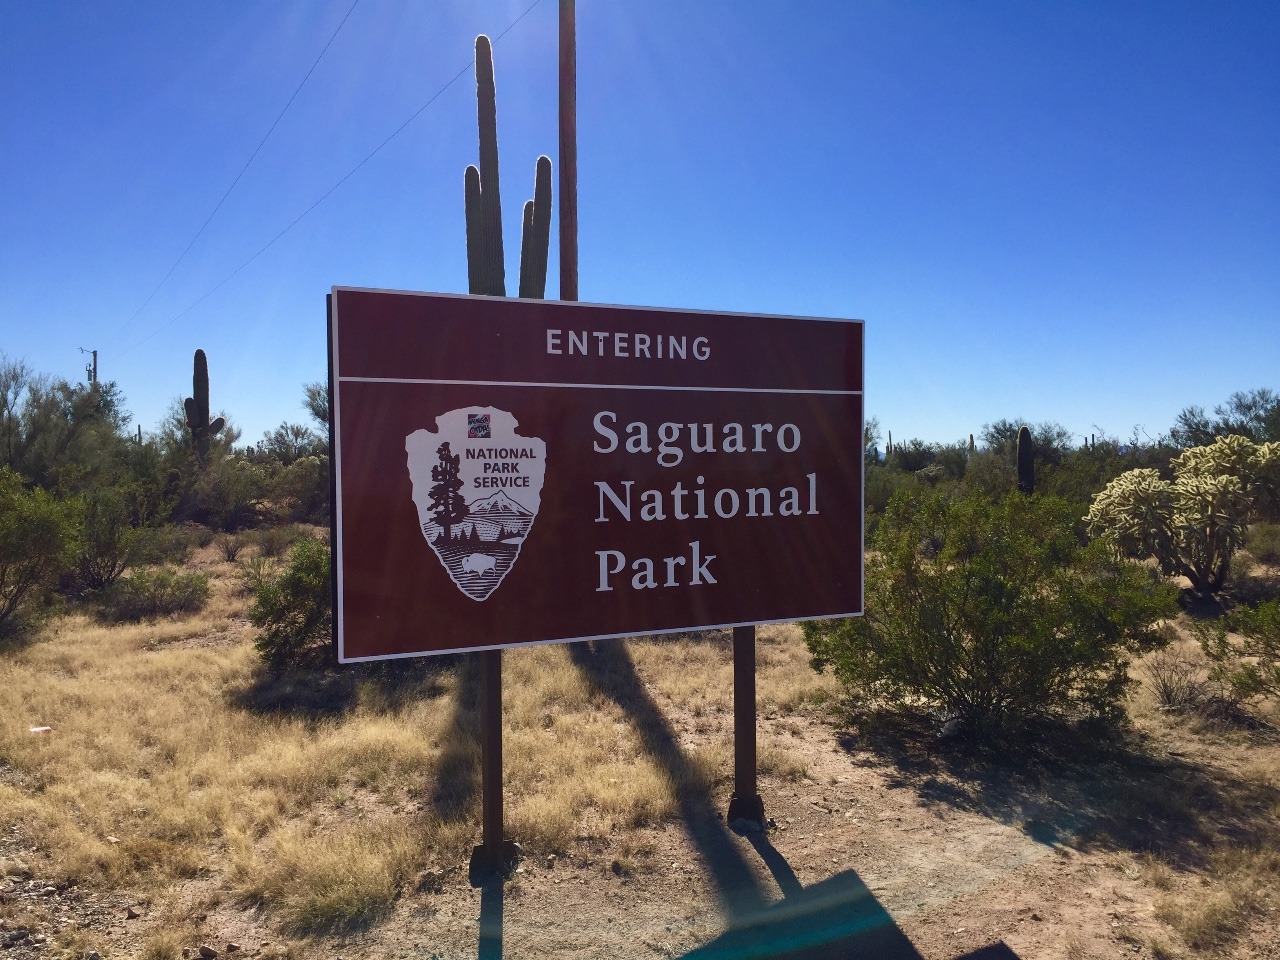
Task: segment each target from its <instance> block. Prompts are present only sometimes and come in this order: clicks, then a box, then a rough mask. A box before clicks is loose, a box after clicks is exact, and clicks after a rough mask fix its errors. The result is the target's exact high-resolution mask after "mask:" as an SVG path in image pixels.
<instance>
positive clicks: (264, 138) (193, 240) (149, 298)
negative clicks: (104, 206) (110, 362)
mask: <svg viewBox="0 0 1280 960" xmlns="http://www.w3.org/2000/svg"><path fill="white" fill-rule="evenodd" d="M359 3H360V0H354V2H353V3H352V4H351V7H350V9H348V10H347V14H346V16H344V17H343V18H342V22H341V23H339V24H338V26H337V29H335V30H334V31H333V33H332V34H331V35H330V37H329V40H328V42H327V43H326V44H325V45H324V47H323V49H321V51H320V53H319V54H318V55H317V56H316V58H315V60H314V61H313V62H312V64H311V68H310V69H309V70H308V71H307V73H306V76H304V77H303V78H302V82H301V83H299V84H298V86H297V88H296V89H295V90H294V91H293V94H292V95H291V96H290V97H289V100H288V101H287V102H286V103H285V105H284V107H283V108H282V109H281V110H280V112H279V113H278V114H276V118H275V119H274V120H273V121H271V126H270V127H269V128H268V129H267V132H266V133H265V134H263V136H262V139H261V140H259V141H258V145H257V146H256V147H254V148H253V153H251V154H249V159H248V160H246V161H245V162H244V166H243V167H241V168H240V172H239V173H237V174H236V176H235V179H234V180H232V181H231V186H229V187H227V190H226V192H225V193H224V194H223V195H222V199H220V200H219V201H218V202H217V203H216V204H215V205H214V207H213V209H212V210H211V211H209V216H207V217H205V219H204V223H202V224H200V229H199V230H197V231H196V235H195V236H194V237H192V238H191V242H190V243H188V244H187V245H186V247H185V248H184V249H183V251H182V253H180V254H179V255H178V259H177V260H175V261H173V264H172V265H171V266H170V267H169V269H168V271H167V272H166V273H165V275H164V276H163V277H161V278H160V282H159V283H157V284H156V286H155V289H154V290H152V291H151V293H149V294H148V295H147V299H145V300H143V301H142V306H140V307H138V309H137V310H135V311H134V312H133V316H131V317H130V318H129V319H128V320H126V321H125V322H124V323H123V324H121V325H120V329H119V330H117V331H116V332H115V333H114V334H112V335H111V340H112V341H114V340H116V339H117V338H118V337H119V336H120V334H122V333H123V332H124V331H125V329H126V328H127V327H128V326H129V324H131V323H133V321H134V320H136V319H138V315H139V314H141V313H142V311H143V310H145V309H146V308H147V304H149V303H151V301H152V300H153V299H155V295H156V294H157V293H159V292H160V288H161V287H163V286H164V285H165V284H166V283H167V282H168V280H169V278H170V277H171V276H173V271H175V270H177V269H178V264H180V263H182V261H183V260H185V259H186V257H187V254H188V253H190V252H191V248H192V247H194V246H195V245H196V241H197V240H199V239H200V236H201V235H202V234H203V233H204V231H205V228H206V227H208V226H209V224H210V223H211V222H212V220H213V218H214V217H215V216H216V215H217V213H218V211H219V210H221V209H222V205H223V204H224V203H226V202H227V197H229V196H231V191H232V190H234V189H235V188H236V184H238V183H239V182H240V178H241V177H243V176H244V174H245V171H246V170H248V169H249V166H250V164H252V163H253V161H254V160H255V159H256V158H257V156H258V153H259V152H260V151H261V150H262V147H263V145H264V144H266V142H267V140H268V139H270V137H271V134H272V133H274V132H275V129H276V127H277V126H279V124H280V121H281V119H283V117H284V115H285V114H286V113H287V112H288V111H289V108H290V107H291V106H293V101H294V100H296V99H297V98H298V94H299V93H301V92H302V88H303V87H305V86H306V85H307V81H308V80H310V79H311V74H313V73H315V70H316V67H318V66H319V65H320V61H321V60H322V59H324V55H325V54H326V53H327V52H328V51H329V47H331V46H332V45H333V41H334V40H335V39H337V36H338V34H339V33H340V32H342V28H343V27H344V26H346V23H347V21H348V20H349V19H350V18H351V14H352V13H353V12H354V11H355V9H356V7H357V6H358V5H359Z"/></svg>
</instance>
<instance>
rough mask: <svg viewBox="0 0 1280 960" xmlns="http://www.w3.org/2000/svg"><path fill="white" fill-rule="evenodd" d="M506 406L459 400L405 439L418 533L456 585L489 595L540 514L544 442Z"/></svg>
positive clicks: (481, 596) (478, 597) (477, 595)
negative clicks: (524, 429) (527, 433)
mask: <svg viewBox="0 0 1280 960" xmlns="http://www.w3.org/2000/svg"><path fill="white" fill-rule="evenodd" d="M518 426H519V423H518V422H517V421H516V418H515V417H513V416H512V415H511V414H509V413H507V412H506V411H505V410H498V409H496V408H494V407H463V408H462V409H460V410H450V411H449V412H448V413H446V414H443V415H442V416H439V417H437V418H436V431H435V433H432V432H431V431H430V430H415V431H414V432H413V433H411V434H409V436H407V437H406V438H405V441H404V449H405V453H406V454H408V459H409V478H410V480H412V481H413V502H414V505H415V506H416V507H417V508H418V523H419V527H420V529H421V530H422V535H423V536H424V537H426V540H427V543H428V544H429V545H430V546H431V549H432V550H434V551H435V555H436V556H437V557H438V558H439V559H440V562H441V563H442V564H444V568H445V570H446V571H448V573H449V577H450V578H451V579H452V580H453V582H454V583H455V584H457V585H458V589H459V590H461V591H462V592H463V593H465V594H466V595H467V596H468V597H470V598H471V599H472V600H480V601H483V600H487V599H488V598H489V595H490V594H491V593H493V591H494V590H497V589H498V585H499V584H500V583H502V581H503V578H505V577H506V575H507V573H508V572H509V571H510V570H511V568H512V566H513V565H514V564H515V562H516V558H517V557H519V556H520V547H521V545H522V544H523V543H524V540H525V537H527V536H528V535H529V530H530V528H531V527H532V526H533V521H534V519H535V518H536V517H537V515H538V506H539V504H540V503H541V498H542V480H543V477H544V476H545V474H546V457H547V445H546V443H545V442H544V441H542V440H539V439H538V438H537V437H522V436H520V435H519V434H518V433H516V427H518Z"/></svg>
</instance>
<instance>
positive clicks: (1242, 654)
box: [1193, 600, 1280, 702]
mask: <svg viewBox="0 0 1280 960" xmlns="http://www.w3.org/2000/svg"><path fill="white" fill-rule="evenodd" d="M1193 629H1194V630H1195V634H1196V638H1197V639H1198V640H1199V641H1200V645H1201V647H1202V648H1203V649H1204V652H1205V655H1206V656H1207V657H1208V658H1209V660H1210V661H1211V662H1212V663H1213V668H1212V670H1211V672H1210V676H1211V678H1212V679H1214V680H1216V681H1218V682H1219V683H1221V684H1223V685H1224V686H1225V687H1226V688H1227V689H1228V690H1230V691H1231V693H1232V695H1233V696H1234V697H1235V698H1236V699H1237V700H1239V701H1241V702H1247V701H1250V700H1255V699H1257V698H1259V697H1280V600H1272V601H1270V602H1268V603H1264V604H1260V605H1259V606H1257V607H1254V608H1253V609H1249V608H1242V609H1239V610H1235V611H1233V612H1231V613H1229V614H1226V615H1225V616H1222V617H1219V618H1218V619H1217V620H1199V621H1196V622H1195V624H1194V627H1193ZM1232 634H1235V635H1236V636H1235V637H1234V638H1233V637H1232Z"/></svg>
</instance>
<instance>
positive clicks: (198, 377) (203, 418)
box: [182, 350, 227, 463]
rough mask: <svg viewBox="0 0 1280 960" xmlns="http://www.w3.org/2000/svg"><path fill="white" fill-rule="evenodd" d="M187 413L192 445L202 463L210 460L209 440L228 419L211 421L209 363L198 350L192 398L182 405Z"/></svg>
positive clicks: (218, 418)
mask: <svg viewBox="0 0 1280 960" xmlns="http://www.w3.org/2000/svg"><path fill="white" fill-rule="evenodd" d="M182 406H183V408H184V409H185V410H186V412H187V429H188V430H189V431H191V445H192V446H193V447H195V451H196V456H197V457H199V459H200V462H201V463H203V462H204V461H206V460H208V459H209V438H210V437H215V436H217V435H218V432H219V431H220V430H221V429H222V428H223V427H224V426H226V423H227V421H226V419H225V418H223V417H216V418H214V420H213V421H212V422H210V421H209V361H208V360H206V359H205V355H204V351H203V350H197V351H196V357H195V372H194V373H193V374H192V377H191V396H189V397H187V399H186V400H184V401H183V403H182Z"/></svg>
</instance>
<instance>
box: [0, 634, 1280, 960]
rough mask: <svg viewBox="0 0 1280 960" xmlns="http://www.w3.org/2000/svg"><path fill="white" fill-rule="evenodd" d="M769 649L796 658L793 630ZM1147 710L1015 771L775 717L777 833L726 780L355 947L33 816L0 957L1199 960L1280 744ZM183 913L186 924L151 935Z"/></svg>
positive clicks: (1279, 924)
mask: <svg viewBox="0 0 1280 960" xmlns="http://www.w3.org/2000/svg"><path fill="white" fill-rule="evenodd" d="M199 642H205V641H199ZM208 642H213V641H208ZM216 642H221V643H242V642H245V639H244V638H243V637H242V636H240V634H239V632H238V631H233V632H232V633H231V634H228V635H226V636H224V637H222V638H221V639H219V640H217V641H216ZM770 642H771V643H775V644H780V645H782V644H790V645H796V644H800V640H799V637H798V631H795V630H790V631H781V632H779V633H778V634H777V635H776V636H775V637H774V638H773V639H772V640H770ZM621 650H622V647H620V646H616V645H613V646H611V645H609V644H601V645H599V647H598V648H597V649H596V650H595V651H594V652H592V653H590V654H589V656H590V657H592V658H600V660H601V661H602V662H606V661H607V660H608V659H609V658H611V657H617V656H620V655H625V654H621V653H620V652H619V651H621ZM797 655H802V654H797ZM601 675H602V676H603V675H605V671H603V670H602V673H601ZM639 679H640V681H641V684H642V685H643V682H644V679H645V678H644V675H643V670H642V671H640V678H639ZM614 694H615V695H616V696H617V697H618V698H619V702H622V701H623V700H624V699H625V701H626V706H627V708H628V710H629V711H630V713H631V715H632V719H633V723H634V726H635V729H636V730H637V731H638V732H639V734H640V736H641V737H642V739H643V740H644V741H645V742H646V743H648V744H649V745H650V746H652V747H653V748H654V750H655V752H659V749H658V748H661V747H669V746H670V745H671V744H672V743H674V744H676V745H677V746H678V747H679V750H677V751H674V752H673V753H671V754H670V755H672V756H675V757H685V756H687V755H688V754H689V753H690V752H691V751H693V750H695V749H697V748H699V747H700V746H701V745H703V744H705V743H707V742H708V741H711V740H715V739H716V738H718V737H719V738H724V737H726V736H728V735H729V733H730V732H731V730H732V715H731V714H730V713H729V712H727V711H724V710H723V709H721V710H719V711H717V712H715V713H713V714H709V715H703V716H698V717H695V716H693V715H691V714H689V713H688V712H687V711H685V710H683V709H681V708H680V707H679V706H678V705H677V704H674V703H672V702H670V701H668V700H666V699H665V698H664V697H663V696H662V695H661V694H659V693H649V692H646V691H645V690H644V689H641V690H638V691H637V690H632V691H623V690H617V691H614ZM1133 712H1134V714H1135V718H1136V719H1135V725H1134V730H1133V732H1132V734H1131V735H1130V736H1128V737H1125V738H1123V739H1121V740H1119V741H1116V742H1114V743H1111V744H1107V745H1099V744H1095V743H1089V742H1087V741H1083V742H1076V743H1073V744H1057V745H1056V746H1054V747H1053V748H1052V749H1050V748H1037V749H1036V750H1035V751H1031V750H1026V751H1020V752H1019V754H1018V755H1004V754H1002V753H1001V752H1000V751H998V750H995V751H988V752H986V753H975V752H973V750H972V748H970V747H966V746H964V745H963V744H959V743H955V742H952V741H940V740H938V738H937V736H936V734H935V733H934V732H933V731H932V730H927V729H925V728H923V727H921V728H915V729H913V728H911V727H910V726H909V725H907V726H902V727H899V728H897V729H886V728H872V729H857V728H854V727H852V726H850V724H849V722H848V721H847V720H846V719H842V716H841V714H840V713H839V711H838V709H837V708H835V707H834V706H831V705H827V706H824V707H820V708H809V709H806V710H803V711H800V712H792V713H786V714H782V713H768V712H766V713H765V714H763V715H762V716H761V719H760V728H759V729H760V734H759V735H760V745H761V750H762V752H763V751H770V750H772V751H781V752H782V754H784V755H785V756H787V757H788V758H790V759H792V760H794V761H796V762H797V763H798V764H799V765H800V766H801V768H802V769H803V770H804V771H805V773H804V775H803V776H799V777H790V778H788V777H781V776H765V777H762V779H761V794H762V796H763V798H764V803H765V809H766V813H767V815H768V816H769V817H770V818H772V820H773V821H774V822H775V824H776V826H775V827H774V828H773V829H771V830H769V831H768V832H767V833H765V834H745V835H739V834H737V833H734V832H733V831H731V830H730V829H729V827H728V825H727V824H726V823H725V821H724V819H723V815H724V812H725V810H726V807H727V801H728V796H727V790H728V787H729V784H728V782H727V779H726V780H724V781H721V782H720V784H719V785H718V787H717V788H716V792H715V794H714V795H712V796H706V795H700V796H685V797H683V798H682V799H681V801H680V816H679V817H678V818H677V819H676V820H675V821H673V822H668V823H666V824H665V825H662V826H659V827H650V828H644V829H638V830H627V831H618V832H616V833H614V834H611V835H609V837H608V838H607V839H605V840H599V839H593V840H581V841H580V842H578V843H576V844H574V845H573V846H572V848H571V849H569V850H567V851H566V852H565V853H563V854H561V855H557V856H551V855H542V854H539V855H536V856H534V855H530V856H528V857H526V858H525V859H524V860H523V861H522V863H521V864H520V866H519V868H518V869H517V870H516V871H515V872H514V873H513V874H512V875H511V876H510V877H509V878H508V879H507V880H506V881H505V882H500V881H491V882H489V883H488V884H486V885H482V886H480V887H476V886H473V885H472V883H471V881H470V879H469V877H468V871H467V864H466V862H465V861H463V860H456V861H450V862H438V863H435V864H434V865H432V866H431V867H430V868H429V869H428V870H426V871H424V872H423V873H422V874H420V875H419V877H418V880H417V883H416V885H415V886H414V888H412V889H406V890H405V891H404V892H403V894H402V895H401V896H400V897H399V899H398V901H397V903H396V906H395V909H394V910H393V912H392V913H391V915H390V916H389V917H388V918H386V919H384V920H382V921H381V922H379V923H377V924H375V925H373V926H371V927H370V928H369V929H367V930H365V931H363V932H360V933H357V934H350V935H346V936H341V937H313V938H305V939H291V938H289V937H288V936H286V935H284V934H282V932H281V930H280V929H279V927H278V926H277V925H276V924H275V923H274V922H273V919H272V917H271V916H270V915H269V914H267V913H264V912H263V911H262V910H261V909H260V908H257V907H245V906H242V905H240V904H238V903H237V901H236V900H235V899H234V898H233V897H229V896H227V895H226V883H225V880H224V878H223V877H222V875H221V873H220V871H219V865H218V864H216V863H211V864H210V865H209V869H208V870H207V871H205V872H204V873H203V874H202V875H200V876H197V877H195V878H194V879H191V880H187V881H183V882H181V883H180V884H177V885H176V886H174V887H173V888H172V889H169V890H164V891H150V892H146V893H138V892H133V891H128V890H102V889H96V888H93V889H90V888H84V889H82V888H81V887H79V886H76V885H68V884H65V883H57V882H50V881H49V880H47V879H45V878H42V877H41V875H40V869H39V864H40V861H41V854H40V851H39V850H37V849H35V848H33V847H32V846H31V844H30V842H29V840H28V839H27V838H26V837H25V836H24V833H23V830H22V825H21V824H20V823H18V824H13V823H11V824H0V858H3V862H4V864H5V871H4V872H5V873H6V874H7V876H6V877H3V878H0V958H4V957H12V958H15V960H18V958H22V960H29V958H37V957H51V956H67V957H93V955H94V953H96V954H97V955H98V956H99V957H101V958H103V960H110V958H113V957H135V956H142V957H147V958H156V960H158V958H160V957H165V956H173V957H178V956H190V957H195V956H199V955H200V954H199V952H198V950H199V948H200V947H201V946H203V947H205V948H206V953H205V954H204V955H205V956H209V955H210V954H209V953H208V952H207V951H208V950H215V951H217V954H218V955H220V956H224V957H225V956H228V955H235V956H253V957H296V958H310V957H316V958H320V957H341V958H344V960H356V958H370V960H372V958H382V957H436V958H441V960H444V958H450V960H452V958H470V957H483V958H498V957H507V958H525V957H528V958H535V957H536V958H546V957H565V958H581V960H587V958H604V957H608V958H633V957H634V958H651V957H652V958H666V957H686V956H687V957H696V958H708V957H735V958H737V957H774V956H788V957H902V958H917V957H919V958H927V960H958V958H973V960H977V958H983V960H998V958H1012V957H1020V958H1024V960H1033V958H1036V960H1038V958H1067V960H1084V958H1111V957H1133V956H1142V957H1156V958H1160V957H1173V956H1194V955H1202V954H1196V953H1194V952H1193V951H1192V950H1191V948H1190V947H1189V946H1188V945H1187V944H1186V942H1185V941H1184V940H1183V939H1181V937H1180V934H1179V932H1178V930H1179V929H1180V928H1179V926H1178V922H1177V921H1178V917H1179V911H1194V910H1198V909H1200V908H1201V907H1202V906H1203V904H1202V903H1201V901H1202V900H1204V898H1207V897H1211V896H1217V895H1219V894H1218V891H1217V888H1216V887H1215V886H1214V884H1215V883H1217V882H1218V881H1217V880H1215V879H1214V877H1215V876H1216V874H1214V872H1213V870H1212V869H1211V868H1212V864H1213V861H1214V858H1215V857H1217V858H1219V859H1220V858H1221V856H1222V851H1223V850H1230V849H1235V848H1237V847H1238V848H1250V847H1251V846H1253V847H1256V846H1257V844H1258V842H1259V841H1258V840H1257V836H1256V833H1257V831H1258V830H1259V829H1266V828H1267V826H1268V825H1265V824H1264V825H1263V826H1262V827H1259V825H1258V824H1257V822H1256V818H1257V816H1259V815H1262V814H1264V813H1265V811H1275V810H1277V809H1280V775H1278V774H1280V740H1278V739H1277V737H1276V736H1275V735H1274V734H1273V733H1272V732H1271V731H1270V730H1268V729H1266V728H1262V729H1251V730H1244V729H1240V728H1238V727H1222V726H1211V725H1206V724H1203V723H1199V722H1197V721H1192V720H1186V719H1180V718H1170V717H1168V716H1165V715H1161V714H1160V713H1159V712H1158V711H1156V710H1154V708H1152V707H1150V706H1149V705H1144V703H1143V702H1141V695H1139V700H1138V702H1136V703H1135V706H1134V711H1133ZM6 722H8V721H6ZM671 762H672V763H675V764H678V763H680V762H682V761H681V760H679V759H676V760H673V761H671ZM16 776H17V775H16V773H15V772H14V771H13V770H12V769H10V768H7V767H6V766H4V765H3V763H0V778H7V782H9V783H10V784H11V785H17V786H21V784H20V783H17V782H16V779H15V778H16ZM349 810H352V811H357V812H355V813H353V814H352V815H355V816H359V813H358V810H359V806H358V804H354V805H352V806H351V807H349ZM1272 892H1274V891H1272ZM1264 893H1265V892H1264ZM1252 902H1254V903H1255V909H1254V910H1253V911H1252V912H1250V913H1249V914H1248V915H1247V916H1243V917H1241V918H1240V919H1239V920H1238V922H1234V923H1235V925H1234V927H1233V929H1231V930H1230V931H1228V933H1227V934H1226V935H1225V937H1224V938H1222V939H1221V940H1220V942H1219V943H1218V945H1217V946H1216V947H1212V948H1211V949H1210V953H1211V954H1212V955H1218V956H1231V957H1240V958H1246V960H1253V958H1272V957H1280V913H1278V912H1277V910H1276V908H1275V902H1276V900H1275V898H1274V897H1273V898H1271V899H1269V900H1268V899H1267V897H1266V896H1265V895H1262V896H1261V899H1257V898H1255V900H1254V901H1252ZM176 921H180V922H181V924H182V925H184V926H185V928H186V930H187V931H188V932H187V933H186V934H184V935H183V936H174V937H169V938H168V939H166V938H165V937H163V936H161V937H159V939H157V931H162V930H171V929H173V928H174V924H175V922H176Z"/></svg>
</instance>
